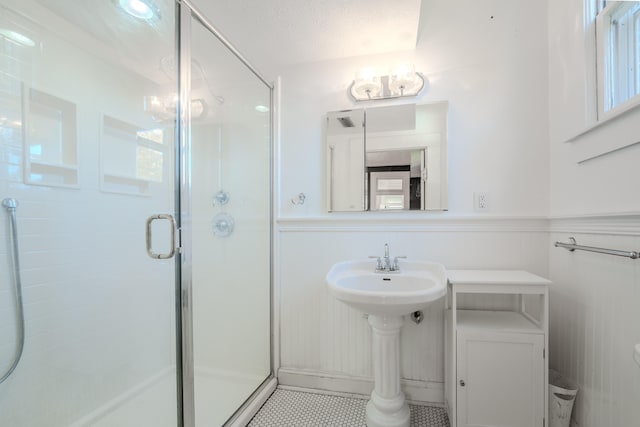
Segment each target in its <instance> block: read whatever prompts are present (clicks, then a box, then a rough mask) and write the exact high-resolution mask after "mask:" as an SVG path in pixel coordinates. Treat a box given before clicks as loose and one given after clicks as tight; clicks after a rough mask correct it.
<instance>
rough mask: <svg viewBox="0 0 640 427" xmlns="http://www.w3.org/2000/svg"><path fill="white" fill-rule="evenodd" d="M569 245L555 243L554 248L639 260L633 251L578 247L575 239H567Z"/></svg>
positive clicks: (639, 255)
mask: <svg viewBox="0 0 640 427" xmlns="http://www.w3.org/2000/svg"><path fill="white" fill-rule="evenodd" d="M569 241H570V243H563V242H556V243H555V245H554V246H555V247H556V248H565V249H567V250H569V251H571V252H573V251H575V250H579V251H589V252H597V253H599V254H607V255H615V256H623V257H627V258H631V259H638V258H640V252H635V251H619V250H617V249H605V248H596V247H595V246H582V245H578V244H577V242H576V239H574V238H573V237H569Z"/></svg>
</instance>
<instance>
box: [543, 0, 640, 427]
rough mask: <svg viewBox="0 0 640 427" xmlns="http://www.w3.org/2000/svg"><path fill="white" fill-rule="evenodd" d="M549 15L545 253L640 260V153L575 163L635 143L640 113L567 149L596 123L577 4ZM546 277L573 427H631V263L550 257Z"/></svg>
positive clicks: (639, 377)
mask: <svg viewBox="0 0 640 427" xmlns="http://www.w3.org/2000/svg"><path fill="white" fill-rule="evenodd" d="M548 5H549V16H548V20H549V129H550V160H551V171H550V172H551V187H550V200H551V204H550V213H551V215H552V218H553V219H552V221H551V228H552V234H551V236H550V242H549V247H550V248H551V244H552V242H554V241H556V240H561V241H568V238H569V237H571V236H573V237H575V238H576V239H577V241H578V243H580V244H583V245H588V246H600V247H605V248H613V249H621V250H638V247H640V240H639V238H638V235H639V233H638V230H639V229H640V228H639V225H638V221H639V220H640V198H639V197H638V188H637V165H638V161H639V160H640V148H639V147H632V148H628V149H625V150H623V151H619V152H616V153H614V154H610V155H606V156H604V157H600V158H598V159H594V160H592V161H589V162H586V163H583V164H578V163H577V162H578V161H581V160H583V159H586V158H588V157H592V156H594V155H597V154H600V153H604V152H606V151H609V150H612V149H615V148H618V147H622V146H624V145H627V144H629V143H632V142H636V141H638V135H639V134H640V111H638V110H636V111H632V112H630V113H628V114H626V115H624V116H622V117H620V118H619V119H616V120H614V121H612V122H610V123H607V124H605V125H603V126H601V127H600V128H597V129H595V130H593V131H591V132H588V133H587V134H585V135H583V136H580V137H578V138H576V139H574V140H573V141H572V142H568V143H567V142H565V141H566V140H567V139H568V138H570V137H572V136H575V135H576V134H578V132H580V131H582V130H583V129H585V128H586V127H587V126H588V124H589V119H590V117H593V111H590V110H589V106H590V99H591V98H593V96H594V94H595V90H596V88H595V86H594V84H593V82H592V81H591V80H590V78H589V76H590V73H591V74H592V70H593V69H592V68H591V67H593V63H592V62H590V61H592V59H593V52H592V51H590V50H589V46H590V43H589V41H588V40H587V39H585V37H586V36H585V34H587V35H588V34H589V28H588V26H585V24H584V13H583V2H582V1H581V0H571V1H570V2H565V3H564V4H563V5H562V7H559V6H558V4H557V2H553V1H549V2H548ZM549 274H550V279H551V280H552V281H553V283H554V284H553V286H552V288H551V293H550V301H551V313H550V315H551V317H550V322H551V341H550V351H549V354H550V364H551V367H553V368H555V369H557V370H559V371H560V372H561V373H562V374H563V375H565V376H567V377H568V378H570V379H572V380H574V381H575V382H577V385H578V387H579V389H580V391H579V392H578V397H577V400H576V408H575V410H574V418H575V421H576V422H577V424H578V425H579V426H580V427H599V426H605V425H606V426H612V427H626V426H631V425H637V423H638V419H640V410H639V409H638V405H637V402H639V401H640V367H638V366H637V365H636V364H635V363H634V362H633V358H632V355H633V346H634V345H635V344H636V343H638V342H640V327H639V326H638V325H640V314H639V313H640V311H639V310H638V309H637V303H638V301H640V298H639V296H640V265H639V264H638V261H632V260H629V259H625V258H617V257H611V256H607V255H598V254H591V253H583V252H576V253H569V252H567V251H565V250H563V249H550V250H549Z"/></svg>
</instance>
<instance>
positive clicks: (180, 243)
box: [176, 227, 182, 254]
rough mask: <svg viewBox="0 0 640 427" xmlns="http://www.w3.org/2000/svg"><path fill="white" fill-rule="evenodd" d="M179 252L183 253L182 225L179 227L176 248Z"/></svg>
mask: <svg viewBox="0 0 640 427" xmlns="http://www.w3.org/2000/svg"><path fill="white" fill-rule="evenodd" d="M176 251H178V253H179V254H181V253H182V227H180V228H178V247H177V248H176Z"/></svg>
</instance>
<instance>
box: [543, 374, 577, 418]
mask: <svg viewBox="0 0 640 427" xmlns="http://www.w3.org/2000/svg"><path fill="white" fill-rule="evenodd" d="M577 393H578V387H577V386H576V385H575V384H573V383H572V382H570V381H569V380H568V379H566V378H564V377H563V376H562V375H560V374H559V373H558V372H557V371H554V370H553V369H549V427H569V425H570V423H571V411H572V410H573V403H574V402H575V400H576V394H577Z"/></svg>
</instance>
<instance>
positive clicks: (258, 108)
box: [256, 105, 269, 113]
mask: <svg viewBox="0 0 640 427" xmlns="http://www.w3.org/2000/svg"><path fill="white" fill-rule="evenodd" d="M256 111H257V112H258V113H266V112H268V111H269V107H266V106H264V105H256Z"/></svg>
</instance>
